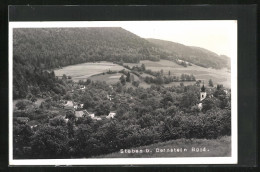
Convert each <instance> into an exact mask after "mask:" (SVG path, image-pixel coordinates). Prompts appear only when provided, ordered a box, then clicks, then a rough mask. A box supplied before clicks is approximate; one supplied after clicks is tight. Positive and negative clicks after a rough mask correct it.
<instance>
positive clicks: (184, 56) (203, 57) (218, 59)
mask: <svg viewBox="0 0 260 172" xmlns="http://www.w3.org/2000/svg"><path fill="white" fill-rule="evenodd" d="M147 40H148V41H149V42H151V43H152V44H154V45H156V46H158V47H159V48H161V49H162V50H164V51H165V52H167V53H170V54H172V56H171V57H170V59H176V58H178V59H181V60H185V61H188V62H191V63H194V64H196V65H198V66H202V67H212V68H216V69H220V68H225V67H226V68H230V58H228V57H227V56H223V55H222V56H219V55H218V54H216V53H214V52H211V51H209V50H206V49H204V48H200V47H192V46H185V45H183V44H179V43H175V42H170V41H164V40H159V39H147Z"/></svg>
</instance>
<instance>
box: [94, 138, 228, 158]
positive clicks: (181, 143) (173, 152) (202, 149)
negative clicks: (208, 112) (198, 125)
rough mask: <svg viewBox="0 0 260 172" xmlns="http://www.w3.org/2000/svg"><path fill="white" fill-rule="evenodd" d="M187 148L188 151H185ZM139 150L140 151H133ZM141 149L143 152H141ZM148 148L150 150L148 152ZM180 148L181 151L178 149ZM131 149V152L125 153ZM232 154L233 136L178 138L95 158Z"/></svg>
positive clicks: (223, 155) (217, 155) (221, 155)
mask: <svg viewBox="0 0 260 172" xmlns="http://www.w3.org/2000/svg"><path fill="white" fill-rule="evenodd" d="M185 149H186V151H185ZM133 150H135V152H136V150H138V151H139V153H132V152H133ZM140 150H142V151H143V153H140ZM147 150H148V151H149V152H147ZM178 150H179V151H178ZM128 151H131V153H123V152H128ZM229 156H231V138H230V136H224V137H221V138H219V139H214V140H207V139H191V140H189V139H177V140H171V141H167V142H162V143H156V144H152V145H148V146H141V147H138V148H132V149H127V150H120V151H119V152H115V153H111V154H107V155H100V156H97V157H93V158H151V157H153V158H155V157H229Z"/></svg>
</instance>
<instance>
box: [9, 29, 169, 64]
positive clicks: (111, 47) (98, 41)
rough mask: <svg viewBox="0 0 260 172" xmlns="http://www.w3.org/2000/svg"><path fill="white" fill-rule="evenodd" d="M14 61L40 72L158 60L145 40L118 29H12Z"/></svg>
mask: <svg viewBox="0 0 260 172" xmlns="http://www.w3.org/2000/svg"><path fill="white" fill-rule="evenodd" d="M13 46H14V60H15V61H16V60H17V59H18V58H19V59H20V60H22V61H24V62H25V63H29V64H32V65H33V66H38V67H41V68H43V69H50V68H56V67H60V66H67V65H72V64H78V63H83V62H93V61H102V60H106V61H124V62H138V61H139V60H144V59H147V60H148V59H149V60H159V59H160V57H162V56H166V54H165V53H163V52H162V51H161V50H160V49H159V48H157V47H156V46H154V45H153V44H151V43H149V42H148V41H147V40H145V39H143V38H140V37H139V36H137V35H135V34H133V33H131V32H129V31H126V30H124V29H122V28H118V27H103V28H25V29H23V28H22V29H14V44H13Z"/></svg>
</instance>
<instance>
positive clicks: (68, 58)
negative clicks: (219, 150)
mask: <svg viewBox="0 0 260 172" xmlns="http://www.w3.org/2000/svg"><path fill="white" fill-rule="evenodd" d="M160 59H168V60H172V61H173V60H175V61H176V60H177V59H183V60H185V61H188V62H191V63H194V64H197V65H199V66H203V67H212V68H222V67H225V66H227V65H226V58H225V57H224V56H221V57H219V56H218V55H216V54H214V53H212V52H209V51H208V50H202V49H201V48H194V47H188V46H184V45H182V44H178V43H172V42H168V41H162V40H155V39H147V40H146V39H143V38H141V37H139V36H137V35H135V34H133V33H131V32H129V31H127V30H124V29H122V28H119V27H103V28H95V27H91V28H19V29H14V30H13V63H14V64H13V65H14V72H13V80H14V98H24V97H25V96H26V95H28V94H29V93H31V94H33V95H37V94H38V93H39V92H42V91H46V90H47V91H54V92H55V93H58V94H61V93H65V92H66V89H65V88H64V85H63V83H62V82H61V81H58V80H57V79H56V78H55V75H54V74H53V73H51V74H50V73H44V71H45V72H46V70H53V69H54V68H60V67H64V66H68V65H75V64H80V63H85V62H96V61H110V62H120V63H121V62H122V63H123V62H128V63H139V62H140V61H141V60H151V61H159V60H160ZM43 73H44V74H43ZM56 82H57V83H56ZM48 83H51V86H50V85H49V84H48Z"/></svg>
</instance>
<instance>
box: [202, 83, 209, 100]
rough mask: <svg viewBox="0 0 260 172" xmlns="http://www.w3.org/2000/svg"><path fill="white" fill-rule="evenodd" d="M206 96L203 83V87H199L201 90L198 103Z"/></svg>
mask: <svg viewBox="0 0 260 172" xmlns="http://www.w3.org/2000/svg"><path fill="white" fill-rule="evenodd" d="M206 96H207V93H206V89H205V87H204V82H203V86H202V87H201V90H200V101H202V100H204V99H205V98H206Z"/></svg>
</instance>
